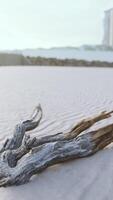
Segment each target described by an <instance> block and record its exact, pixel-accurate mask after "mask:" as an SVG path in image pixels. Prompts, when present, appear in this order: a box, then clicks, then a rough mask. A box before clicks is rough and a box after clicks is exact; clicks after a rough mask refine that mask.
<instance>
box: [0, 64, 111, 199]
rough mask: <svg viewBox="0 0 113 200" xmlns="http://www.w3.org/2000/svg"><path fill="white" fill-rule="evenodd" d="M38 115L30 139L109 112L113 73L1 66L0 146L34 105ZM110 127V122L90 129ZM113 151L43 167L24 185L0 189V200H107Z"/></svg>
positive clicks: (104, 122) (86, 69)
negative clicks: (39, 107)
mask: <svg viewBox="0 0 113 200" xmlns="http://www.w3.org/2000/svg"><path fill="white" fill-rule="evenodd" d="M39 102H40V103H41V104H42V107H43V111H44V117H43V120H42V122H41V124H40V126H39V127H38V128H37V129H36V130H34V131H33V132H32V136H33V135H36V136H37V137H38V136H40V135H46V134H55V133H57V132H60V131H67V130H69V129H70V128H71V127H72V126H73V125H74V124H75V123H76V122H78V121H80V120H81V119H83V118H86V117H89V116H92V115H95V114H97V113H99V112H101V111H103V110H111V109H113V70H112V69H98V70H97V69H89V68H85V69H84V68H79V69H73V68H67V69H65V68H61V69H58V68H54V69H52V68H42V67H41V68H36V67H35V68H24V67H23V68H19V67H17V68H7V67H5V68H1V69H0V144H1V143H3V141H4V140H5V139H6V138H7V137H10V136H11V134H12V131H13V128H14V126H15V125H16V124H17V123H18V122H20V120H23V119H24V120H25V119H27V117H28V116H29V115H30V114H31V110H32V109H33V108H34V106H35V105H37V104H38V103H39ZM109 123H113V118H111V120H110V119H107V120H105V121H103V122H101V123H100V122H99V123H98V125H96V126H94V127H93V128H92V130H93V129H95V128H96V127H100V126H103V125H105V124H109ZM112 191H113V149H112V148H111V149H106V150H103V151H101V152H99V153H97V154H95V155H94V156H92V157H89V158H85V159H79V160H75V161H73V162H68V163H65V164H62V165H57V166H55V167H52V168H49V169H47V170H46V171H44V172H43V173H41V174H38V176H36V177H35V178H33V180H32V181H30V183H28V184H26V185H23V186H19V187H9V188H0V200H37V199H38V200H64V199H65V200H112V199H113V192H112Z"/></svg>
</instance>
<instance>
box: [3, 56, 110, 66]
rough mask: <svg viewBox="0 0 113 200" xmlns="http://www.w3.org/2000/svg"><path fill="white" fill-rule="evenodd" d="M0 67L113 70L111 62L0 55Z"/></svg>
mask: <svg viewBox="0 0 113 200" xmlns="http://www.w3.org/2000/svg"><path fill="white" fill-rule="evenodd" d="M0 66H50V67H54V66H56V67H57V66H58V67H89V68H92V67H100V68H101V67H104V68H113V62H108V61H100V60H92V61H88V60H85V59H75V58H63V59H61V58H53V57H51V58H48V57H40V56H37V57H31V56H24V55H22V54H10V53H1V54H0Z"/></svg>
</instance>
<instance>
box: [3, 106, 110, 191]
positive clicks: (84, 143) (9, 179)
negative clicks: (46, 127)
mask: <svg viewBox="0 0 113 200" xmlns="http://www.w3.org/2000/svg"><path fill="white" fill-rule="evenodd" d="M112 113H113V111H111V112H102V113H100V114H99V115H97V116H95V117H93V118H89V119H85V120H82V121H81V122H80V123H78V124H77V125H75V126H74V127H73V129H72V130H71V131H69V132H68V133H58V134H56V135H49V136H45V137H41V138H35V137H34V138H32V137H30V136H28V135H27V132H28V131H31V130H33V129H35V128H36V127H38V125H39V123H40V121H41V119H42V116H43V112H42V108H41V106H40V105H39V106H38V107H37V108H36V110H35V112H34V113H33V115H32V117H31V119H29V120H27V121H24V122H22V123H20V124H18V125H17V126H16V127H15V131H14V134H13V136H12V138H10V139H7V140H6V141H5V143H4V144H3V146H2V148H1V150H0V186H1V187H2V186H4V187H6V186H11V185H20V184H24V183H27V182H28V181H29V180H30V178H31V177H32V176H33V175H35V174H38V173H39V172H41V171H42V170H44V169H46V168H47V167H49V166H51V165H54V164H57V163H61V162H64V161H67V160H70V159H77V158H82V157H87V156H90V155H93V154H94V153H96V152H97V151H99V150H101V149H103V148H104V147H106V146H107V145H108V144H110V143H111V142H113V124H110V125H108V126H105V127H102V128H100V129H98V130H96V131H91V132H87V133H85V134H81V133H82V132H83V131H85V130H87V129H88V128H90V127H91V126H92V125H93V124H95V123H96V122H99V121H101V120H104V119H106V118H109V117H110V116H111V114H112Z"/></svg>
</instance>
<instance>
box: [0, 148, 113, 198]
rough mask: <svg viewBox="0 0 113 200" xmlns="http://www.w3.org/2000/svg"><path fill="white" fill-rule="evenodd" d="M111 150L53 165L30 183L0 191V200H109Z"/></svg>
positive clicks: (112, 169) (112, 182) (112, 184)
mask: <svg viewBox="0 0 113 200" xmlns="http://www.w3.org/2000/svg"><path fill="white" fill-rule="evenodd" d="M112 188H113V149H105V150H103V151H101V152H99V153H97V154H95V155H94V156H92V157H89V158H85V159H79V160H76V161H71V162H68V163H65V164H61V165H56V166H54V167H51V168H49V169H47V170H46V171H44V172H43V173H41V174H39V175H37V176H36V177H34V178H33V180H31V181H30V183H28V184H26V185H22V186H18V187H9V188H0V200H15V199H16V200H36V199H40V200H45V199H46V200H53V199H54V200H63V199H65V200H74V199H76V200H111V199H112V197H113V193H112Z"/></svg>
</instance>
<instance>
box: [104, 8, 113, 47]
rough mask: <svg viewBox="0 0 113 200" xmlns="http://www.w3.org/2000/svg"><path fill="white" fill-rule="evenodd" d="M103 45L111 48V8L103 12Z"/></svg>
mask: <svg viewBox="0 0 113 200" xmlns="http://www.w3.org/2000/svg"><path fill="white" fill-rule="evenodd" d="M103 45H105V46H109V47H113V8H111V9H109V10H106V11H105V18H104V38H103Z"/></svg>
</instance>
